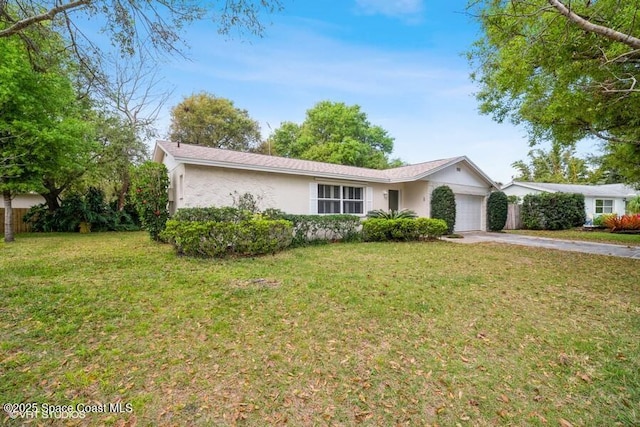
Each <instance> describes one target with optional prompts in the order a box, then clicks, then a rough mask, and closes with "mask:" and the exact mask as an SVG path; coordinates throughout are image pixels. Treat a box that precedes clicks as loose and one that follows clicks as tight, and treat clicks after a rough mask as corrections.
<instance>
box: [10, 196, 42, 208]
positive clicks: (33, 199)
mask: <svg viewBox="0 0 640 427" xmlns="http://www.w3.org/2000/svg"><path fill="white" fill-rule="evenodd" d="M41 203H44V197H42V196H41V195H39V194H36V193H27V194H16V195H15V196H13V199H11V207H12V208H13V209H29V208H30V207H31V206H35V205H39V204H41ZM0 207H2V206H0Z"/></svg>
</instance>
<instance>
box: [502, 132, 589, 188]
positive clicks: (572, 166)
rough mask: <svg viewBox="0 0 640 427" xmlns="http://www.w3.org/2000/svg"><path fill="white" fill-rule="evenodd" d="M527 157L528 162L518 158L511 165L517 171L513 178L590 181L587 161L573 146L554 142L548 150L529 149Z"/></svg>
mask: <svg viewBox="0 0 640 427" xmlns="http://www.w3.org/2000/svg"><path fill="white" fill-rule="evenodd" d="M528 157H529V162H528V163H527V162H525V161H524V160H519V161H517V162H514V163H513V164H512V165H511V166H513V167H514V168H515V169H516V170H517V171H518V172H519V175H518V176H517V177H515V178H514V179H515V180H517V181H533V182H554V183H568V184H579V183H586V182H591V178H592V175H591V173H590V170H589V168H588V165H587V161H586V160H585V159H581V158H580V157H578V156H577V155H576V152H575V148H574V147H564V146H562V145H560V144H559V143H557V142H555V143H553V144H552V146H551V149H550V150H548V151H546V150H543V149H540V148H537V149H534V150H531V151H529V154H528Z"/></svg>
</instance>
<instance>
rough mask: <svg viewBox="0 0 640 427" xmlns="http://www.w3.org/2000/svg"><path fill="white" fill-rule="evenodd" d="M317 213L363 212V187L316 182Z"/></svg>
mask: <svg viewBox="0 0 640 427" xmlns="http://www.w3.org/2000/svg"><path fill="white" fill-rule="evenodd" d="M318 213H319V214H363V213H364V188H362V187H348V186H343V185H326V184H318Z"/></svg>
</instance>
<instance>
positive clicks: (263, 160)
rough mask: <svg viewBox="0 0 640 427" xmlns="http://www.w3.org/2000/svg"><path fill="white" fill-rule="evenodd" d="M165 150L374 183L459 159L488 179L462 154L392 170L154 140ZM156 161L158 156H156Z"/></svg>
mask: <svg viewBox="0 0 640 427" xmlns="http://www.w3.org/2000/svg"><path fill="white" fill-rule="evenodd" d="M156 144H157V147H159V148H160V149H161V150H162V151H164V152H165V153H168V154H170V155H171V156H173V157H174V158H175V159H176V161H179V162H183V163H189V164H200V165H210V166H223V167H230V168H237V169H252V170H261V171H271V172H281V173H290V174H299V175H313V176H318V177H325V178H326V177H335V178H342V179H351V180H367V181H374V182H405V181H413V180H416V179H421V178H424V177H426V176H428V175H430V174H432V173H434V172H436V171H438V170H440V169H442V168H444V167H446V166H449V165H451V164H454V163H458V162H460V161H463V160H465V161H467V162H468V163H469V164H471V165H472V166H473V167H474V168H475V169H477V170H478V172H479V173H480V174H481V175H482V176H483V177H485V178H486V179H487V180H488V181H490V182H492V181H491V180H490V179H489V178H488V177H486V176H485V175H484V174H483V173H482V172H481V171H480V170H479V169H478V168H477V167H476V166H475V165H473V163H471V162H470V161H469V159H467V158H466V157H464V156H461V157H452V158H449V159H441V160H434V161H430V162H424V163H417V164H414V165H409V166H401V167H397V168H392V169H384V170H378V169H368V168H361V167H355V166H345V165H337V164H333V163H323V162H314V161H311V160H300V159H290V158H286V157H278V156H268V155H265V154H255V153H245V152H240V151H231V150H223V149H219V148H211V147H202V146H198V145H190V144H180V145H178V144H177V143H175V142H169V141H157V143H156ZM156 160H159V159H156Z"/></svg>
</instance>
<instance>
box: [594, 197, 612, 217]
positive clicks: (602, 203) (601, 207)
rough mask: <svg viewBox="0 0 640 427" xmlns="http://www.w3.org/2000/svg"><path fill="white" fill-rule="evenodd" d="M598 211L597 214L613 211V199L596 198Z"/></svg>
mask: <svg viewBox="0 0 640 427" xmlns="http://www.w3.org/2000/svg"><path fill="white" fill-rule="evenodd" d="M596 213H597V214H608V213H613V200H608V199H596Z"/></svg>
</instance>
